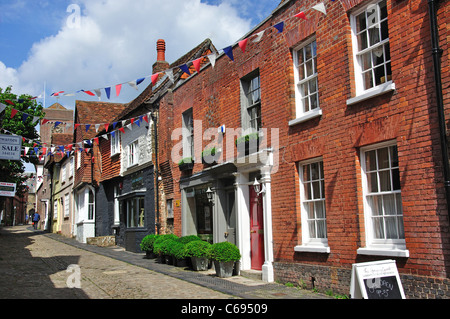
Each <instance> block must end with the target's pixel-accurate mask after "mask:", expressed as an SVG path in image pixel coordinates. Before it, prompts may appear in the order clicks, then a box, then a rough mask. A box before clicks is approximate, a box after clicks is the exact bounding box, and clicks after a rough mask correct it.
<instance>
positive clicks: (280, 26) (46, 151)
mask: <svg viewBox="0 0 450 319" xmlns="http://www.w3.org/2000/svg"><path fill="white" fill-rule="evenodd" d="M331 1H334V0H331ZM311 9H314V10H316V11H318V12H321V13H322V14H324V15H326V14H327V13H326V8H325V3H324V2H321V3H318V4H316V5H314V6H313V7H311ZM305 11H307V10H305ZM305 11H301V12H299V13H297V14H295V15H294V16H293V17H291V18H288V19H286V20H285V21H280V22H278V23H276V24H274V25H273V26H270V27H268V28H266V29H264V30H262V31H260V32H258V33H256V34H252V35H250V36H249V37H248V38H245V39H242V40H239V41H238V42H237V43H235V44H233V45H231V46H227V47H225V48H223V49H222V50H219V52H220V51H222V52H223V53H224V54H225V55H227V56H228V58H229V59H230V60H231V61H234V55H233V47H234V46H235V45H236V44H237V45H238V46H239V48H240V49H241V51H242V53H243V54H244V53H245V51H246V48H247V44H248V40H249V39H250V38H254V39H252V43H258V42H260V41H261V40H262V38H263V36H264V35H265V34H266V32H267V31H268V30H269V29H271V28H275V29H276V30H277V33H282V32H283V31H284V27H285V25H286V22H287V21H288V20H290V19H304V20H307V16H306V13H305ZM219 52H213V53H210V54H208V55H206V56H203V57H201V58H199V59H195V60H193V61H189V62H187V63H184V64H182V65H179V66H176V67H173V68H170V69H167V70H164V71H162V72H159V73H155V74H152V75H148V76H145V77H141V78H139V79H137V80H133V81H127V82H124V83H119V84H116V85H115V86H113V87H114V88H115V93H116V96H119V95H120V93H121V90H122V85H123V84H128V85H129V86H131V87H132V88H134V89H138V85H139V84H141V83H142V82H143V81H144V80H145V79H146V78H149V77H150V79H151V83H152V85H153V86H155V85H156V84H157V80H158V77H159V75H161V74H164V75H165V76H167V78H168V79H169V80H170V81H171V82H172V83H173V82H174V77H173V74H174V70H177V69H180V70H182V71H183V73H186V74H187V75H188V76H190V75H191V71H190V68H189V66H190V65H193V67H194V69H195V71H196V72H197V73H200V68H201V61H202V59H204V58H205V57H207V58H208V60H209V62H210V64H211V66H212V67H213V68H214V67H215V63H216V59H217V57H218V55H219V54H220V53H219ZM111 88H112V87H111V86H110V87H105V88H103V90H105V93H106V97H107V98H108V99H110V98H111ZM101 90H102V89H101V88H97V89H91V90H84V89H83V90H79V91H77V92H75V93H67V92H65V91H58V92H54V93H52V94H51V96H53V97H56V98H59V97H61V96H74V95H75V94H76V93H80V92H83V93H85V94H87V95H89V96H96V97H97V98H98V99H99V100H100V99H101V96H102V92H101ZM39 97H40V96H39ZM39 97H33V98H31V99H36V98H39ZM19 102H20V101H19ZM5 103H7V104H9V105H11V106H14V105H15V104H14V102H12V101H10V100H6V101H5ZM6 107H7V105H5V104H2V103H0V112H2V111H3V110H4V109H5V108H6ZM17 113H22V120H23V121H26V120H27V118H28V117H29V116H30V115H29V114H27V113H25V112H21V111H18V110H17V109H14V108H12V109H11V118H13V117H14V116H16V115H17ZM38 120H39V117H37V116H34V119H33V123H35V125H37V121H38ZM142 120H145V121H146V122H147V123H148V114H145V115H141V116H139V117H136V118H131V119H127V120H122V121H121V124H122V126H121V127H120V128H119V129H117V130H116V125H117V124H118V123H117V122H114V123H75V124H74V129H75V130H76V129H77V128H78V127H79V126H84V129H85V131H86V132H88V131H89V129H90V128H91V126H92V125H93V126H94V127H95V131H96V132H97V133H98V130H99V129H100V127H101V126H104V128H105V131H106V134H103V135H101V137H102V138H104V139H106V140H108V135H111V136H113V137H114V136H115V133H116V132H117V131H120V132H122V134H124V133H125V127H126V128H127V129H129V130H132V124H136V125H138V126H139V127H140V123H141V122H142ZM128 121H129V122H130V123H129V124H126V123H127V122H128ZM45 124H54V125H55V127H56V126H58V125H63V124H65V125H67V124H69V123H64V122H59V121H55V122H53V121H49V120H48V119H45V118H44V119H42V123H41V125H45ZM70 124H71V123H70ZM111 126H112V128H113V130H111V131H108V130H109V129H110V128H111ZM1 130H3V131H6V132H7V130H5V129H1ZM9 133H10V132H9ZM11 134H12V133H11ZM23 139H24V141H25V140H26V139H25V138H23ZM29 141H30V142H34V141H33V140H29ZM93 142H95V143H97V144H98V142H99V138H98V137H94V138H93V139H90V140H84V141H83V142H78V143H76V144H77V145H78V147H76V148H75V149H72V148H73V147H74V146H73V145H72V144H69V145H65V146H60V145H50V147H48V145H46V144H45V143H43V144H44V145H41V144H39V143H37V142H34V143H33V147H32V148H30V147H25V148H24V149H23V150H24V155H26V154H27V153H29V152H30V153H32V152H34V153H35V155H37V156H39V154H40V156H43V155H47V156H49V155H52V154H55V147H58V149H59V151H57V152H58V153H60V154H64V152H67V154H69V153H70V152H74V151H77V150H78V151H84V150H86V149H87V150H89V147H92V144H93ZM86 144H87V145H88V146H89V147H88V148H84V147H83V146H84V145H86ZM66 149H67V150H66Z"/></svg>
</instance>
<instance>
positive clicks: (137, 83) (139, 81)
mask: <svg viewBox="0 0 450 319" xmlns="http://www.w3.org/2000/svg"><path fill="white" fill-rule="evenodd" d="M144 80H145V78H140V79H137V80H136V85H139V84H141V83H142V82H144Z"/></svg>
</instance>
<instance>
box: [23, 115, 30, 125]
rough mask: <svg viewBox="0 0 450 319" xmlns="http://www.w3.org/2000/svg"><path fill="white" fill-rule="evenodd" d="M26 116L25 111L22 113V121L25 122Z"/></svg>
mask: <svg viewBox="0 0 450 319" xmlns="http://www.w3.org/2000/svg"><path fill="white" fill-rule="evenodd" d="M28 116H29V115H28V114H27V113H23V114H22V122H24V123H25V121H26V120H27V118H28Z"/></svg>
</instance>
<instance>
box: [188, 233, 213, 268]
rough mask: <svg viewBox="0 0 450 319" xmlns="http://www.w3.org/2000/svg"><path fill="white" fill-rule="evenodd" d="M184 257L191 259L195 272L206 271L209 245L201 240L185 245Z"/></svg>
mask: <svg viewBox="0 0 450 319" xmlns="http://www.w3.org/2000/svg"><path fill="white" fill-rule="evenodd" d="M185 249H186V256H187V257H190V258H191V262H192V268H193V269H194V270H195V271H201V270H208V263H209V253H210V249H211V244H210V243H208V242H206V241H203V240H194V241H191V242H189V243H187V244H186V246H185Z"/></svg>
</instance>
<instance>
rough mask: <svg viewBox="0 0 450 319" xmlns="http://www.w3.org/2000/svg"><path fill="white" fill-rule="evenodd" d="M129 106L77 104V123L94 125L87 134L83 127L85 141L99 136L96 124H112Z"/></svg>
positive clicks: (97, 103) (87, 102) (79, 102)
mask: <svg viewBox="0 0 450 319" xmlns="http://www.w3.org/2000/svg"><path fill="white" fill-rule="evenodd" d="M127 105H128V104H123V103H108V102H92V101H79V100H77V101H76V102H75V123H77V124H78V123H79V124H92V126H91V127H90V128H89V130H88V131H87V132H86V130H85V127H84V126H83V130H82V132H83V134H82V136H83V139H91V138H93V137H95V136H96V135H97V132H96V131H95V127H94V124H102V123H110V122H112V121H113V119H114V118H115V117H117V115H118V114H120V113H121V112H122V111H123V109H124V108H125V107H126V106H127Z"/></svg>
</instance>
